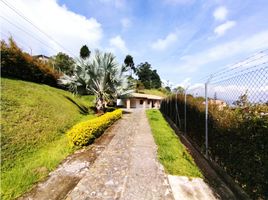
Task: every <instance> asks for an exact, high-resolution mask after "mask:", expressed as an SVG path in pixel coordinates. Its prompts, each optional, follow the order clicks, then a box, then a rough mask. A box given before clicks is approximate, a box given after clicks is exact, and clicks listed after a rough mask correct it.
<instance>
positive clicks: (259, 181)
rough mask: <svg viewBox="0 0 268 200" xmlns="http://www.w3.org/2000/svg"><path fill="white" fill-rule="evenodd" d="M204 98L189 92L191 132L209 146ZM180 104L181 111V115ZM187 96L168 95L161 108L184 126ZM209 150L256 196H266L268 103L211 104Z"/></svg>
mask: <svg viewBox="0 0 268 200" xmlns="http://www.w3.org/2000/svg"><path fill="white" fill-rule="evenodd" d="M203 102H204V99H203V98H200V97H199V98H194V97H193V96H191V95H187V103H186V110H187V116H186V118H187V135H188V136H189V137H190V138H191V139H193V140H194V141H195V142H196V143H197V144H198V145H199V146H200V147H201V150H202V151H204V150H205V146H204V143H205V134H204V133H205V105H204V104H203ZM176 104H177V108H178V113H179V115H180V123H179V120H178V119H177V113H176V109H175V107H176ZM184 106H185V105H184V97H183V96H182V95H179V96H178V97H177V99H176V98H175V96H173V97H170V98H169V99H165V100H163V101H162V104H161V112H162V113H164V114H166V115H167V116H169V118H171V120H172V121H173V122H175V123H176V124H177V125H178V127H180V128H181V129H182V130H183V128H184V118H185V116H184ZM208 111H209V116H208V117H209V118H208V136H209V138H208V141H209V154H210V156H211V158H212V159H213V160H214V161H215V162H217V163H218V164H219V165H220V166H221V167H222V168H223V169H224V170H225V171H226V172H227V173H228V174H229V175H230V176H232V177H233V179H234V180H235V181H236V182H237V183H238V184H240V186H241V187H242V188H243V189H244V190H245V191H246V192H247V193H248V194H249V195H250V196H251V197H252V198H253V199H266V198H265V197H267V194H266V193H265V191H267V189H265V188H267V186H268V181H267V178H266V177H265V174H267V172H266V170H267V167H266V166H267V156H268V154H267V147H266V146H267V142H268V134H267V128H268V115H267V113H268V106H267V105H265V104H255V105H250V106H247V107H239V106H237V107H228V106H227V107H225V108H224V109H222V110H221V109H218V108H217V107H215V106H213V105H209V110H208Z"/></svg>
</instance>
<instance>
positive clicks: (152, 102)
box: [117, 93, 162, 109]
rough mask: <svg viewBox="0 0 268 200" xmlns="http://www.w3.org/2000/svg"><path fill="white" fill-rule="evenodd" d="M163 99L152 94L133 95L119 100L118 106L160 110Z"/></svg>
mask: <svg viewBox="0 0 268 200" xmlns="http://www.w3.org/2000/svg"><path fill="white" fill-rule="evenodd" d="M161 101H162V97H160V96H156V95H150V94H141V93H131V94H128V95H124V96H121V97H120V98H119V99H117V106H122V107H125V108H127V109H130V108H143V109H146V108H160V104H161Z"/></svg>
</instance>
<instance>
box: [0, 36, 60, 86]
mask: <svg viewBox="0 0 268 200" xmlns="http://www.w3.org/2000/svg"><path fill="white" fill-rule="evenodd" d="M1 76H2V77H12V78H17V79H21V80H26V81H32V82H36V83H43V84H47V85H50V86H54V87H56V86H58V85H57V80H58V78H59V77H60V74H59V73H58V72H57V71H55V70H53V68H52V67H51V66H50V65H49V64H48V63H45V62H42V61H40V60H38V59H35V58H33V57H32V56H30V55H29V54H27V53H25V52H23V51H22V50H21V49H20V48H19V47H18V46H17V44H16V43H15V41H14V40H13V39H12V38H10V39H9V43H8V44H7V43H6V42H5V41H4V40H1Z"/></svg>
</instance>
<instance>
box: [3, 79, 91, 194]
mask: <svg viewBox="0 0 268 200" xmlns="http://www.w3.org/2000/svg"><path fill="white" fill-rule="evenodd" d="M93 98H94V97H93V96H86V97H83V98H80V97H75V96H73V95H72V94H71V93H70V92H67V91H64V90H60V89H56V88H53V87H50V86H47V85H40V84H36V83H31V82H26V81H20V80H12V79H6V78H1V111H2V116H1V154H2V155H1V156H2V157H1V158H2V159H1V161H2V162H1V169H2V189H1V190H2V191H1V196H2V195H3V196H2V197H4V198H3V199H9V198H8V196H9V197H12V198H13V197H14V196H17V195H18V194H19V193H21V192H23V191H25V189H27V188H29V187H30V186H31V184H32V183H33V182H35V181H37V180H38V179H39V178H38V177H39V175H37V174H33V175H32V176H31V175H30V173H36V172H34V170H35V168H36V167H42V166H45V167H46V168H48V170H51V169H50V167H55V165H56V164H57V163H58V162H60V161H61V159H63V158H64V156H66V155H67V154H68V152H66V151H67V149H68V143H67V142H66V141H63V140H64V138H65V137H62V136H64V133H65V132H66V131H67V130H68V129H69V128H70V127H72V126H73V125H74V124H76V123H77V122H79V121H81V120H86V119H88V118H93V117H94V115H93V114H92V113H91V114H89V113H88V111H89V110H90V109H89V107H90V106H92V100H93ZM61 139H63V140H62V141H61V142H60V145H59V144H57V145H58V147H59V148H58V147H56V146H57V145H56V143H55V144H54V142H57V141H60V140H61ZM60 146H61V147H60ZM48 148H50V149H49V151H50V153H49V154H50V155H46V156H44V157H43V158H41V157H39V155H40V154H41V150H42V151H43V149H46V150H45V151H46V152H47V149H48ZM55 148H58V149H55ZM52 149H53V150H52ZM54 150H55V151H57V152H55V151H54ZM43 152H44V151H43ZM57 153H58V155H59V157H56V158H54V157H55V156H56V154H57ZM51 156H52V157H53V156H54V157H53V159H54V160H53V159H52V160H45V159H47V158H49V157H50V158H52V157H51ZM38 159H43V160H41V161H40V163H38V162H39V161H38ZM34 162H35V163H36V166H34V164H33V165H32V166H29V165H30V164H32V163H34ZM46 163H47V164H46ZM51 163H53V164H51ZM27 167H28V169H27ZM23 173H25V174H24V175H23ZM28 177H30V178H32V179H33V180H28V182H27V184H25V183H24V182H25V181H26V179H27V178H28ZM33 177H34V178H33ZM12 188H13V189H14V191H13V189H12ZM18 188H20V189H19V191H17V190H18ZM15 190H16V191H15ZM20 190H21V191H20ZM12 198H11V199H12Z"/></svg>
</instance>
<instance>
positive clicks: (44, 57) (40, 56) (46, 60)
mask: <svg viewBox="0 0 268 200" xmlns="http://www.w3.org/2000/svg"><path fill="white" fill-rule="evenodd" d="M33 57H34V58H37V59H38V60H41V61H43V62H48V61H49V59H50V57H48V56H45V55H42V54H40V55H35V56H33Z"/></svg>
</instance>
